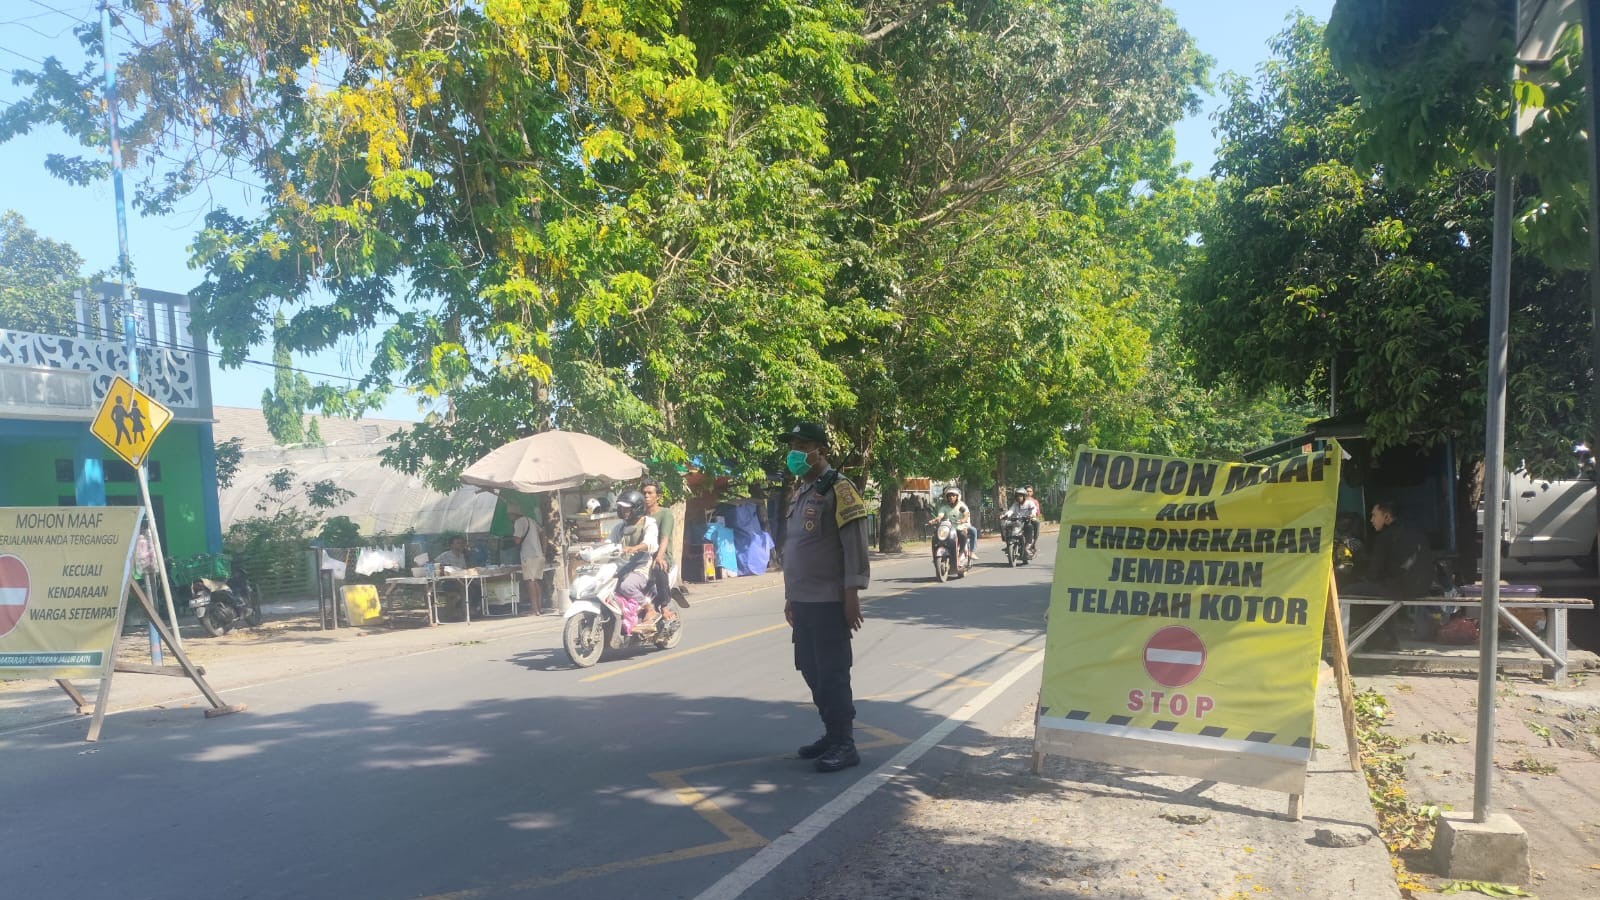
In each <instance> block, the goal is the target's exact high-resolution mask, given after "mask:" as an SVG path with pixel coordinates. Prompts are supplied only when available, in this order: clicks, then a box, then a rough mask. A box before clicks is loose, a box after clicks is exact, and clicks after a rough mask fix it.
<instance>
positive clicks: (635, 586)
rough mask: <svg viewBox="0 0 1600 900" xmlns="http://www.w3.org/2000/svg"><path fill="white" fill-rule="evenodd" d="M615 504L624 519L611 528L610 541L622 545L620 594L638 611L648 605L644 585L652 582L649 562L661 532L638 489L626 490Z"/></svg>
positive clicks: (618, 581) (618, 590)
mask: <svg viewBox="0 0 1600 900" xmlns="http://www.w3.org/2000/svg"><path fill="white" fill-rule="evenodd" d="M613 505H614V506H615V507H616V510H617V515H619V516H621V517H622V521H621V522H618V523H617V524H616V525H615V526H614V527H613V528H612V529H611V543H613V544H616V545H617V546H619V547H621V548H622V558H623V560H624V562H623V564H622V572H621V575H620V576H619V577H618V580H617V596H618V597H622V598H625V599H626V600H628V601H629V602H630V603H631V604H632V605H633V606H634V608H635V610H636V611H637V610H638V609H640V608H641V607H644V606H645V605H646V598H645V585H647V584H649V583H650V561H651V559H652V558H653V557H654V556H655V552H656V548H657V547H658V546H659V545H660V533H659V531H658V530H657V528H658V526H657V525H656V520H655V519H653V518H651V517H650V516H647V515H645V508H644V494H642V493H640V492H639V491H625V492H624V493H623V494H622V496H620V497H618V498H617V500H616V503H615V504H613Z"/></svg>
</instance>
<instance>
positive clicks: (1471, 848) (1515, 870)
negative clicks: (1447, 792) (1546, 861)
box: [1433, 813, 1532, 884]
mask: <svg viewBox="0 0 1600 900" xmlns="http://www.w3.org/2000/svg"><path fill="white" fill-rule="evenodd" d="M1433 861H1434V865H1435V866H1436V867H1437V868H1438V870H1439V872H1440V873H1442V874H1444V875H1447V876H1449V877H1450V878H1461V879H1469V880H1473V881H1498V882H1500V883H1502V884H1527V883H1528V882H1529V881H1530V880H1531V879H1532V869H1531V868H1530V866H1529V862H1528V833H1527V832H1526V831H1523V830H1522V826H1521V825H1518V824H1517V822H1516V820H1515V819H1513V818H1511V817H1510V816H1508V815H1506V814H1505V813H1493V814H1491V815H1490V816H1489V817H1488V819H1487V821H1483V822H1474V821H1472V814H1471V813H1445V814H1443V815H1441V816H1440V817H1439V823H1438V826H1437V828H1436V829H1435V831H1434V837H1433Z"/></svg>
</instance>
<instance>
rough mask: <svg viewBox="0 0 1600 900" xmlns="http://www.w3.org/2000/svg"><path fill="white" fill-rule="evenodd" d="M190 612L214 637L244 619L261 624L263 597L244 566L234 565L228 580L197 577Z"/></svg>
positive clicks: (252, 624)
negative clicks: (251, 581)
mask: <svg viewBox="0 0 1600 900" xmlns="http://www.w3.org/2000/svg"><path fill="white" fill-rule="evenodd" d="M223 568H224V569H226V568H228V567H227V566H224V567H223ZM189 611H190V612H191V613H193V614H194V617H195V620H196V621H198V622H199V623H200V629H201V630H202V631H204V632H205V633H206V634H209V635H211V636H212V637H221V636H223V635H224V634H227V633H228V632H230V631H232V630H233V629H234V626H236V625H238V624H239V623H240V622H243V623H244V624H245V625H248V626H249V627H251V628H258V627H260V626H261V596H260V594H259V592H258V591H257V590H256V586H255V585H253V584H251V583H250V578H249V575H248V574H247V573H246V572H245V570H244V567H243V566H233V567H232V571H231V572H229V573H228V575H227V577H226V578H225V579H223V578H208V577H204V576H195V577H194V579H193V580H191V581H190V582H189Z"/></svg>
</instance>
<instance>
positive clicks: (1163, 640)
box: [1144, 625, 1206, 687]
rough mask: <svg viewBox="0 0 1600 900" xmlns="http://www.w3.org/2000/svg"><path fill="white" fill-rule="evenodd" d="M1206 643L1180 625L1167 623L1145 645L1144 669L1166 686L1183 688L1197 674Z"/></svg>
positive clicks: (1204, 661) (1200, 667)
mask: <svg viewBox="0 0 1600 900" xmlns="http://www.w3.org/2000/svg"><path fill="white" fill-rule="evenodd" d="M1205 665H1206V645H1205V643H1204V642H1202V641H1201V640H1200V635H1198V634H1195V633H1194V632H1193V631H1190V630H1189V629H1187V628H1184V627H1183V626H1182V625H1168V626H1167V627H1165V628H1163V629H1161V630H1160V631H1157V632H1156V633H1155V634H1153V635H1151V636H1150V640H1149V641H1148V642H1147V643H1146V644H1145V645H1144V670H1145V671H1146V672H1148V673H1149V674H1150V677H1151V678H1154V679H1155V680H1156V681H1158V682H1160V683H1161V684H1164V685H1166V686H1167V687H1183V686H1184V685H1186V684H1188V683H1189V682H1191V681H1193V680H1195V679H1196V678H1199V677H1200V670H1201V669H1203V668H1205Z"/></svg>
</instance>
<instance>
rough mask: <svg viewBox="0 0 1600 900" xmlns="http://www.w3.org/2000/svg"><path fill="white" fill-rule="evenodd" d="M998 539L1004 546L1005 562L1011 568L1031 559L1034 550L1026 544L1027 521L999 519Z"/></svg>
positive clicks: (1014, 518) (1007, 517)
mask: <svg viewBox="0 0 1600 900" xmlns="http://www.w3.org/2000/svg"><path fill="white" fill-rule="evenodd" d="M1000 539H1001V540H1002V541H1004V542H1005V545H1006V562H1008V563H1010V564H1011V565H1012V566H1019V565H1021V564H1022V563H1025V562H1028V561H1029V560H1031V559H1033V553H1034V548H1033V546H1032V545H1031V544H1030V543H1029V542H1028V520H1026V519H1022V518H1018V517H1017V516H1005V517H1003V518H1001V519H1000Z"/></svg>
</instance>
